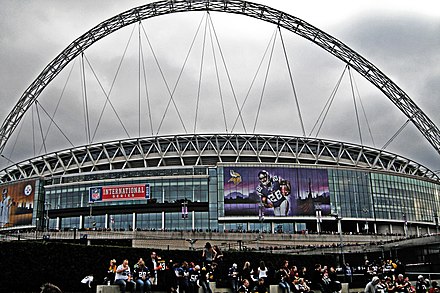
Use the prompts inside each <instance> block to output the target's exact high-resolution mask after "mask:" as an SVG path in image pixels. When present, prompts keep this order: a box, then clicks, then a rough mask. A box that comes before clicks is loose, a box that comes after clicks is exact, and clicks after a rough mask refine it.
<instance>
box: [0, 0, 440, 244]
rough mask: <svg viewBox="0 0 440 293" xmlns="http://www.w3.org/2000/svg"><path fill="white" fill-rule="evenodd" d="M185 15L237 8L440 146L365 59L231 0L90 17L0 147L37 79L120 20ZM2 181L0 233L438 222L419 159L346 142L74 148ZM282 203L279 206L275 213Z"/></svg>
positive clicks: (423, 227) (1, 133) (162, 140)
mask: <svg viewBox="0 0 440 293" xmlns="http://www.w3.org/2000/svg"><path fill="white" fill-rule="evenodd" d="M188 11H208V12H210V11H215V12H225V13H233V14H241V15H245V16H249V17H253V18H256V19H259V20H262V21H266V22H269V23H273V24H275V25H278V26H279V27H281V28H284V29H286V30H288V31H290V32H292V33H295V34H297V35H299V36H301V37H303V38H305V39H307V40H309V41H311V42H313V43H314V44H316V45H317V46H319V47H321V48H322V49H324V50H325V51H327V52H328V53H330V54H332V55H333V56H335V57H336V58H338V59H340V60H341V61H343V62H344V63H346V64H347V65H348V66H350V67H352V68H353V69H355V70H356V71H357V72H358V73H359V74H360V75H361V76H363V77H364V78H365V79H367V80H368V81H369V82H371V83H372V84H373V85H374V86H376V87H377V88H378V89H379V90H380V91H381V92H382V93H383V94H384V95H385V96H386V97H387V98H388V99H389V100H391V101H392V102H393V103H394V105H395V106H396V107H397V108H398V109H400V111H401V112H402V113H403V114H404V115H406V116H407V117H408V119H410V120H411V121H412V122H413V124H414V125H415V126H416V128H417V129H418V130H419V131H420V132H421V133H422V135H423V136H424V137H425V138H426V140H427V141H428V142H429V143H430V144H431V145H432V146H433V147H434V149H435V150H436V151H437V152H438V153H440V131H439V129H438V128H437V126H436V125H435V124H434V123H433V122H432V121H431V120H430V119H429V118H428V117H427V116H426V114H424V113H423V111H422V110H421V109H420V108H419V107H418V106H417V105H416V104H415V103H414V102H413V101H412V100H411V99H410V98H409V96H408V95H407V94H406V93H405V92H404V91H403V90H402V89H400V88H399V87H398V86H397V85H396V84H395V83H394V82H393V81H392V80H390V79H389V78H388V77H387V76H386V75H385V74H383V73H382V72H381V71H380V70H379V69H378V68H377V67H376V66H374V65H373V64H372V63H371V62H369V61H368V60H366V59H365V58H364V57H362V56H360V55H359V54H358V53H356V52H354V51H353V50H352V49H350V48H349V47H348V46H346V45H345V44H344V43H342V42H341V41H339V40H337V39H336V38H334V37H332V36H330V35H328V34H327V33H325V32H323V31H321V30H319V29H318V28H316V27H314V26H312V25H310V24H308V23H307V22H305V21H303V20H301V19H299V18H296V17H294V16H291V15H289V14H286V13H284V12H282V11H279V10H276V9H273V8H270V7H267V6H264V5H259V4H255V3H251V2H246V1H239V0H200V1H198V0H195V1H190V0H186V1H159V2H154V3H150V4H146V5H143V6H139V7H136V8H133V9H131V10H128V11H125V12H123V13H121V14H119V15H116V16H115V17H112V18H110V19H108V20H106V21H104V22H102V23H100V24H98V25H97V26H95V27H94V28H92V29H91V30H89V31H88V32H86V33H85V34H83V35H82V36H80V37H79V38H78V39H76V40H74V41H73V42H72V43H71V44H70V45H69V46H68V47H67V48H66V49H64V50H63V51H62V52H61V53H60V54H59V55H58V56H57V57H56V58H55V59H54V60H53V61H52V62H50V63H49V64H48V65H47V66H46V68H45V69H44V70H43V71H42V72H41V73H40V75H39V76H38V77H37V78H36V79H35V81H34V82H33V83H32V84H31V85H30V86H29V87H28V88H27V90H26V91H25V92H24V94H23V95H22V96H21V97H20V99H19V100H18V102H17V104H16V106H15V107H14V108H13V109H12V111H11V112H10V113H9V115H8V116H7V118H6V119H5V121H4V122H3V124H2V126H1V128H0V153H1V152H3V150H4V148H5V145H6V143H7V142H8V139H9V138H10V136H11V134H12V133H13V132H14V130H15V129H16V127H17V125H18V124H19V123H20V121H21V119H22V118H23V115H24V114H25V112H26V111H27V110H28V109H29V108H30V107H31V106H32V104H33V103H35V102H36V100H37V99H38V97H39V95H40V94H41V93H42V91H43V90H44V89H45V87H46V86H47V85H48V84H49V83H50V82H51V81H52V80H53V79H54V78H55V77H56V76H57V75H58V74H59V73H60V72H61V71H62V70H63V69H64V68H65V66H66V65H67V64H68V63H69V62H71V61H72V60H73V59H75V58H76V57H77V56H79V55H80V54H81V52H83V51H84V50H86V49H87V48H88V47H90V46H91V45H93V44H94V43H95V42H97V41H99V40H100V39H102V38H104V37H106V36H107V35H109V34H111V33H113V32H115V31H117V30H119V29H121V28H123V27H125V26H128V25H131V24H134V23H137V22H140V21H142V20H145V19H148V18H152V17H158V16H161V15H166V14H172V13H179V12H188ZM277 172H279V173H280V174H282V175H280V174H274V173H277ZM270 173H272V174H270ZM257 175H258V176H257ZM278 175H280V176H282V177H288V180H287V179H286V178H284V179H286V180H284V179H283V180H280V181H277V182H278V185H279V186H278V187H277V188H276V190H275V187H274V190H270V191H268V190H269V189H268V190H266V191H267V193H266V194H263V193H261V192H260V191H261V190H262V189H264V188H266V187H265V186H264V184H263V181H264V180H268V179H270V180H275V179H274V178H279V177H278ZM277 180H278V179H277ZM274 182H275V181H274ZM287 182H288V183H287ZM290 183H292V186H293V188H291V186H290ZM240 184H241V185H240ZM281 185H282V186H283V188H281ZM0 189H1V190H2V196H3V201H2V208H3V209H2V214H1V217H0V230H2V229H5V228H6V229H10V228H11V229H14V228H17V229H22V228H23V227H26V228H33V229H35V228H36V229H37V230H50V229H55V230H57V231H58V230H66V229H67V230H69V229H99V230H101V229H102V230H115V229H119V230H122V229H124V230H126V229H129V230H133V231H135V230H137V229H158V230H159V229H162V230H166V229H180V228H181V227H184V229H186V230H196V229H197V230H199V229H202V230H205V229H207V230H209V229H213V230H218V231H222V230H235V229H238V227H243V225H245V226H246V227H247V228H246V230H256V229H257V228H258V229H260V231H261V230H267V231H272V232H276V231H279V227H281V230H282V231H288V232H298V231H299V230H308V231H313V232H318V233H320V232H321V231H324V230H327V231H335V230H336V229H338V230H339V232H340V233H341V235H342V230H344V231H347V232H365V233H371V232H374V233H377V234H386V235H389V234H405V236H408V235H409V234H411V233H417V234H420V233H421V232H423V233H430V229H433V228H437V229H438V211H440V179H439V176H438V175H437V174H436V173H434V172H433V171H431V170H429V169H428V168H426V167H425V166H422V165H420V164H419V163H417V162H415V161H412V160H410V159H408V158H405V157H403V156H400V155H397V154H393V153H390V152H386V151H384V150H379V149H375V148H371V147H367V146H363V145H357V144H353V143H344V142H339V141H332V140H326V139H319V138H308V137H296V136H287V135H286V136H282V135H277V134H267V135H263V134H248V133H244V134H233V133H225V134H218V133H215V134H180V135H169V136H153V137H140V138H130V139H124V140H114V141H108V142H101V143H94V144H89V145H84V146H76V147H72V148H69V149H65V150H60V151H55V152H52V153H46V154H44V155H40V156H37V157H34V158H29V159H27V160H24V161H21V162H19V163H14V164H12V165H10V166H8V167H6V168H5V169H3V170H1V171H0ZM125 190H129V193H128V194H127V193H124V192H125ZM133 190H135V191H133ZM259 192H260V193H259ZM282 192H283V193H282ZM268 195H269V196H270V197H271V198H270V199H269V201H272V200H273V202H269V204H268V203H267V198H269V196H268ZM281 195H282V196H281ZM104 196H107V197H105V198H104ZM112 196H113V197H112ZM264 197H266V199H263V198H264ZM115 201H117V202H115ZM275 202H278V203H280V205H279V206H275V205H274V203H275ZM286 203H290V206H289V205H288V204H286ZM265 204H266V205H265ZM270 204H272V206H270ZM281 206H283V208H284V209H285V210H284V213H281V212H280V211H279V210H280V209H278V210H277V209H276V208H280V207H281ZM92 207H93V212H92ZM286 207H287V208H286ZM5 211H7V212H5ZM335 214H336V219H337V220H338V226H337V228H336V221H335ZM5 215H6V216H5ZM9 216H10V217H9ZM187 219H188V221H186V220H187ZM341 222H343V223H344V225H343V226H342V225H341ZM411 224H412V225H413V226H408V225H411ZM362 225H364V228H361V226H362ZM240 229H241V228H240ZM75 231H76V230H75Z"/></svg>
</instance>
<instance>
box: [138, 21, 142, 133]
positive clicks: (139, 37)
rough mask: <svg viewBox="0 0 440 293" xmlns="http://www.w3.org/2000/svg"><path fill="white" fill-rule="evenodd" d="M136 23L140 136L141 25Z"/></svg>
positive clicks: (139, 123)
mask: <svg viewBox="0 0 440 293" xmlns="http://www.w3.org/2000/svg"><path fill="white" fill-rule="evenodd" d="M140 23H141V22H140V21H139V24H138V137H141V53H142V49H141V25H140Z"/></svg>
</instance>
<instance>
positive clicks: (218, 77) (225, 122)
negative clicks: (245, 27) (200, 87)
mask: <svg viewBox="0 0 440 293" xmlns="http://www.w3.org/2000/svg"><path fill="white" fill-rule="evenodd" d="M211 25H213V24H212V22H211ZM209 35H210V40H211V48H212V56H213V58H214V66H215V74H216V77H217V86H218V92H219V95H220V103H221V105H222V114H223V122H224V124H225V131H226V133H228V123H227V119H226V109H225V103H224V99H223V92H222V87H221V82H220V75H219V69H218V65H217V56H216V54H215V49H214V41H213V38H212V31H211V26H209Z"/></svg>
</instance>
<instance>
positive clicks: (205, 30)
mask: <svg viewBox="0 0 440 293" xmlns="http://www.w3.org/2000/svg"><path fill="white" fill-rule="evenodd" d="M208 15H209V12H208ZM207 26H208V20H206V21H205V29H204V31H203V42H202V44H203V45H202V52H201V57H200V67H199V80H198V86H197V99H196V109H195V110H196V113H195V117H194V133H196V129H197V115H198V112H199V102H200V90H201V87H202V75H203V61H204V57H205V46H206V32H207V29H206V28H207Z"/></svg>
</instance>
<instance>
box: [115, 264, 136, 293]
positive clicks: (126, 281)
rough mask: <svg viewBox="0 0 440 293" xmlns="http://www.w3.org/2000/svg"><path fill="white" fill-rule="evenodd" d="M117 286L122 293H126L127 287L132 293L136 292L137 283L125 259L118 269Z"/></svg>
mask: <svg viewBox="0 0 440 293" xmlns="http://www.w3.org/2000/svg"><path fill="white" fill-rule="evenodd" d="M114 284H115V285H119V288H120V289H121V293H125V291H126V289H127V286H128V287H131V290H132V292H136V283H135V282H134V281H133V279H132V275H131V271H130V267H129V266H128V260H127V259H124V261H123V262H122V264H120V265H119V266H118V267H117V268H116V275H115V283H114Z"/></svg>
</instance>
